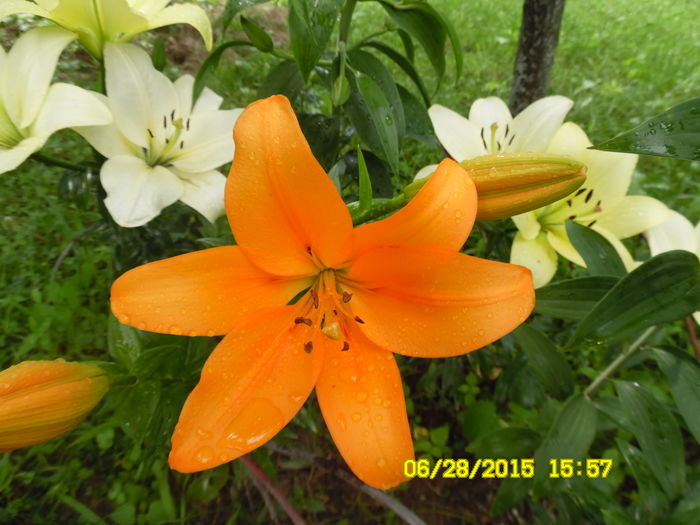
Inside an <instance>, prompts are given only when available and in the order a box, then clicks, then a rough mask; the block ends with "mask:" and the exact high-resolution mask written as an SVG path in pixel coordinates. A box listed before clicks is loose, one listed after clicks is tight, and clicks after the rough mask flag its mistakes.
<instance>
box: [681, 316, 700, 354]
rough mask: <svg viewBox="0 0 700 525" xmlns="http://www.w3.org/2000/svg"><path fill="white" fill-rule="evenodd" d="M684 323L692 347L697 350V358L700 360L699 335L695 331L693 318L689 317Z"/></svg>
mask: <svg viewBox="0 0 700 525" xmlns="http://www.w3.org/2000/svg"><path fill="white" fill-rule="evenodd" d="M683 321H685V327H686V329H687V330H688V338H689V339H690V345H691V346H692V347H693V350H695V357H697V358H698V359H700V344H699V343H698V333H697V332H696V331H695V325H693V318H692V317H690V316H688V317H686V318H685V319H683Z"/></svg>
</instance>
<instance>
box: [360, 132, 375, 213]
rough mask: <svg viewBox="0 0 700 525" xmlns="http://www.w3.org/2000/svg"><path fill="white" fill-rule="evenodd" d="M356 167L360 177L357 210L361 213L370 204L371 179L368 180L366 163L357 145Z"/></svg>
mask: <svg viewBox="0 0 700 525" xmlns="http://www.w3.org/2000/svg"><path fill="white" fill-rule="evenodd" d="M357 167H358V172H359V173H358V175H359V179H360V203H359V206H358V211H359V212H360V213H362V212H364V211H366V210H367V209H369V207H370V206H371V205H372V181H371V180H369V172H368V171H367V164H366V163H365V158H364V156H363V155H362V150H361V149H360V146H357Z"/></svg>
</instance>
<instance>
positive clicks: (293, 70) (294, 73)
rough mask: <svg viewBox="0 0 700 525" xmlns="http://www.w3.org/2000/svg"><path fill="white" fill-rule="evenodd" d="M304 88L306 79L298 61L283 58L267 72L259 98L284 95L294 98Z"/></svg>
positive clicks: (290, 98) (259, 91)
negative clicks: (302, 76)
mask: <svg viewBox="0 0 700 525" xmlns="http://www.w3.org/2000/svg"><path fill="white" fill-rule="evenodd" d="M302 89H304V80H303V79H302V78H301V74H300V73H299V68H297V65H296V63H295V62H294V61H293V60H283V61H282V62H280V63H279V64H277V65H276V66H275V67H273V68H272V70H271V71H270V72H269V73H268V74H267V77H266V78H265V81H264V82H263V83H262V85H261V86H260V88H259V89H258V98H267V97H271V96H272V95H284V96H285V97H287V98H288V99H289V100H294V99H295V98H296V97H297V95H299V93H300V92H301V90H302Z"/></svg>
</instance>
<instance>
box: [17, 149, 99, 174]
mask: <svg viewBox="0 0 700 525" xmlns="http://www.w3.org/2000/svg"><path fill="white" fill-rule="evenodd" d="M31 158H32V159H34V160H38V161H39V162H42V163H44V164H46V165H47V166H57V167H59V168H66V169H69V170H74V171H85V170H87V169H88V168H89V166H86V165H83V164H76V163H74V162H70V161H67V160H63V159H57V158H55V157H51V156H49V155H45V154H43V153H39V152H36V153H32V157H31Z"/></svg>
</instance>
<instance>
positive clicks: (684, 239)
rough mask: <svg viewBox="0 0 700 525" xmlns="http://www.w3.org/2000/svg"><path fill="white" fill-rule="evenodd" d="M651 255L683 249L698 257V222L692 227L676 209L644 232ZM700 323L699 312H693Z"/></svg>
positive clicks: (699, 233)
mask: <svg viewBox="0 0 700 525" xmlns="http://www.w3.org/2000/svg"><path fill="white" fill-rule="evenodd" d="M646 236H647V241H649V251H651V255H652V256H654V255H658V254H660V253H663V252H668V251H671V250H685V251H688V252H691V253H694V254H695V255H697V256H698V257H699V258H700V222H698V224H697V225H696V226H695V228H693V225H692V223H691V222H690V221H689V220H688V219H686V218H685V217H684V216H683V215H681V214H680V213H678V212H677V211H671V216H670V217H669V218H668V219H666V220H665V221H664V222H662V223H660V224H657V225H656V226H654V227H653V228H651V229H649V230H648V231H647V232H646ZM693 317H694V318H695V321H696V322H697V323H698V324H700V312H695V313H694V314H693Z"/></svg>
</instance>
